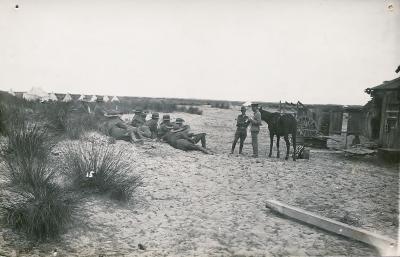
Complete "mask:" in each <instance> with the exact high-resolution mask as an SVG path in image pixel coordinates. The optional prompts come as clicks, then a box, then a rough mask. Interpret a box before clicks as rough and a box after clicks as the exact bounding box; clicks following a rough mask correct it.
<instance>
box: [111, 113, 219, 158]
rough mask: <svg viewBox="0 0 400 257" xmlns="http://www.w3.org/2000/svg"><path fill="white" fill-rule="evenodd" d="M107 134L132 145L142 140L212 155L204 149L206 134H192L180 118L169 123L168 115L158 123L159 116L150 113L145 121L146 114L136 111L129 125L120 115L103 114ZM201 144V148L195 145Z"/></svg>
mask: <svg viewBox="0 0 400 257" xmlns="http://www.w3.org/2000/svg"><path fill="white" fill-rule="evenodd" d="M105 116H106V117H108V118H109V120H108V122H107V130H108V134H109V135H110V136H111V137H113V138H115V139H117V140H126V141H130V142H132V143H140V144H143V139H144V138H150V139H156V140H161V141H164V142H167V143H168V144H169V145H171V146H172V147H174V148H177V149H181V150H184V151H189V150H197V151H202V152H204V153H207V154H209V153H212V152H211V151H210V150H208V149H207V148H206V133H197V134H196V133H192V132H191V131H190V126H189V125H184V122H185V121H184V120H183V119H182V118H176V120H175V121H174V122H172V121H171V117H170V115H169V114H164V115H163V117H162V121H161V123H160V124H158V123H159V118H160V116H159V114H158V113H152V115H151V119H150V120H147V121H146V117H147V114H146V113H144V112H143V111H141V110H136V111H135V115H134V116H133V118H132V121H131V122H130V123H126V122H124V121H123V120H122V117H121V113H112V114H105ZM199 142H201V146H200V145H198V144H197V143H199Z"/></svg>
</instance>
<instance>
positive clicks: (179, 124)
mask: <svg viewBox="0 0 400 257" xmlns="http://www.w3.org/2000/svg"><path fill="white" fill-rule="evenodd" d="M184 122H185V120H184V119H182V118H176V120H175V126H174V129H173V130H172V132H174V130H175V131H182V132H183V133H185V134H186V136H187V139H188V140H189V141H191V142H193V144H197V143H198V142H199V141H201V146H202V147H204V148H206V133H198V134H195V133H191V132H190V126H189V125H183V123H184Z"/></svg>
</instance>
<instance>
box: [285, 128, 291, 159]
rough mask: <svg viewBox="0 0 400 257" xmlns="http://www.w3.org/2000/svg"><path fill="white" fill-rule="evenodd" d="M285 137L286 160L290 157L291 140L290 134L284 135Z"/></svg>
mask: <svg viewBox="0 0 400 257" xmlns="http://www.w3.org/2000/svg"><path fill="white" fill-rule="evenodd" d="M284 138H285V142H286V156H285V160H287V159H289V150H290V141H289V135H288V134H286V135H285V136H284Z"/></svg>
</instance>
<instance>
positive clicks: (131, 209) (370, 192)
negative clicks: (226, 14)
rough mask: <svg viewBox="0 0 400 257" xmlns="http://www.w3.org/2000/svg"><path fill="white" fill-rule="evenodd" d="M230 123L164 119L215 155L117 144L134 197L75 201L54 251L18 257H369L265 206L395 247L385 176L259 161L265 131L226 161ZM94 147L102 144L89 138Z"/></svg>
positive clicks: (6, 233) (207, 115) (335, 162)
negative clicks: (303, 213) (352, 229)
mask: <svg viewBox="0 0 400 257" xmlns="http://www.w3.org/2000/svg"><path fill="white" fill-rule="evenodd" d="M237 114H238V111H237V110H221V109H212V108H207V107H204V114H203V115H202V116H198V115H191V114H186V113H174V114H172V116H173V117H182V118H184V119H185V120H186V122H187V123H188V124H190V125H191V127H192V129H193V130H194V131H197V132H206V133H207V143H208V147H209V148H211V149H212V150H214V151H215V152H217V154H215V155H204V154H202V153H199V152H182V151H180V150H176V149H174V148H172V147H170V146H168V145H166V144H164V143H159V142H155V141H147V142H146V143H145V145H143V146H136V145H132V144H130V143H127V142H123V141H118V142H117V143H116V145H117V146H118V147H121V148H123V149H125V150H126V151H127V152H128V153H129V155H130V158H131V161H132V162H134V166H135V170H133V172H134V173H137V174H141V175H142V176H143V182H144V185H143V187H141V188H140V189H139V191H138V193H137V195H136V196H135V198H134V199H133V200H132V201H131V202H129V203H127V204H118V203H116V202H114V201H111V200H108V199H104V198H102V197H95V196H92V197H89V198H87V199H85V200H82V203H81V208H80V209H79V212H78V214H77V215H76V218H75V221H74V224H72V225H71V227H70V228H69V229H68V231H67V233H66V234H64V235H63V236H62V238H61V240H60V241H59V242H56V243H47V244H43V245H41V246H33V247H31V249H30V250H29V251H28V252H26V253H21V255H22V256H24V255H25V256H49V254H50V253H51V252H52V250H53V249H54V248H57V249H58V253H59V256H99V254H105V256H136V255H140V256H170V255H178V256H207V255H208V256H226V255H244V256H263V255H268V256H269V255H274V256H282V255H359V256H361V255H377V254H378V253H377V252H376V250H375V249H373V248H371V247H370V246H368V245H365V244H362V243H359V242H355V241H351V240H348V239H346V238H341V237H338V236H335V235H332V234H329V233H326V232H324V231H321V230H318V229H315V228H311V227H308V226H305V225H303V224H299V223H297V222H295V221H292V220H288V219H285V218H283V217H280V216H277V215H276V214H275V213H273V212H270V211H269V210H268V209H267V208H265V200H266V199H277V200H280V201H283V202H285V203H288V204H291V205H294V206H298V207H301V208H303V209H306V210H309V211H313V212H316V213H318V214H321V215H325V216H327V217H330V218H333V219H336V220H342V221H346V222H348V223H352V224H353V225H355V226H359V227H362V228H365V229H368V230H370V231H374V232H377V233H380V234H385V235H388V236H391V237H393V238H396V236H397V229H398V223H396V220H397V209H398V172H396V170H395V168H393V167H382V166H380V165H378V164H375V163H373V162H371V161H369V160H368V159H361V160H351V159H345V158H344V156H342V155H341V154H338V153H329V152H323V151H319V152H315V153H313V152H311V159H310V160H298V161H297V162H293V161H284V160H283V158H281V159H277V158H268V157H266V156H265V152H266V148H267V145H269V143H268V140H267V132H266V131H267V128H266V125H264V126H263V127H262V131H261V133H260V137H261V138H260V139H261V140H260V144H261V147H260V149H261V154H260V156H261V157H260V158H258V159H253V158H250V157H249V155H251V145H250V144H249V143H250V140H251V138H250V137H249V138H248V139H247V143H246V144H245V147H244V152H245V153H246V155H244V156H237V155H236V154H235V155H229V154H228V153H229V152H230V146H231V143H232V140H233V134H234V129H235V127H234V124H235V121H234V119H235V117H236V116H237ZM89 137H90V136H89ZM92 137H93V135H92ZM95 140H99V141H102V140H103V142H106V140H107V139H106V138H105V137H103V136H101V135H97V136H96V138H95ZM64 143H65V142H64ZM64 143H63V142H62V143H60V145H58V148H60V149H62V147H63V145H62V144H64ZM236 151H237V149H236ZM281 151H282V152H283V149H281ZM274 156H275V153H274ZM55 158H62V154H61V155H60V156H57V157H55ZM1 233H2V235H3V236H2V237H1V236H0V248H3V249H6V250H3V252H9V253H12V250H13V249H16V248H24V247H27V246H26V242H24V241H23V240H18V241H15V239H16V238H17V237H16V235H15V234H14V232H12V231H10V230H9V229H7V228H1ZM138 244H142V245H143V246H145V248H146V249H145V250H140V249H139V248H138ZM0 253H1V252H0ZM2 254H3V253H2Z"/></svg>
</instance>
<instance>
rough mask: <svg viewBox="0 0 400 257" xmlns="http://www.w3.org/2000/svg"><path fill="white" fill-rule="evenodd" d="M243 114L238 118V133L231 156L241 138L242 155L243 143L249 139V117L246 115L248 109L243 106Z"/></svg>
mask: <svg viewBox="0 0 400 257" xmlns="http://www.w3.org/2000/svg"><path fill="white" fill-rule="evenodd" d="M240 111H241V112H242V114H239V115H238V117H237V119H236V120H237V122H236V132H235V139H234V140H233V143H232V150H231V154H233V152H234V151H235V147H236V143H237V141H238V140H239V138H240V145H239V154H241V153H242V150H243V143H244V140H245V139H246V137H247V127H248V126H249V117H247V115H246V107H245V106H242V107H241V108H240Z"/></svg>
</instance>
